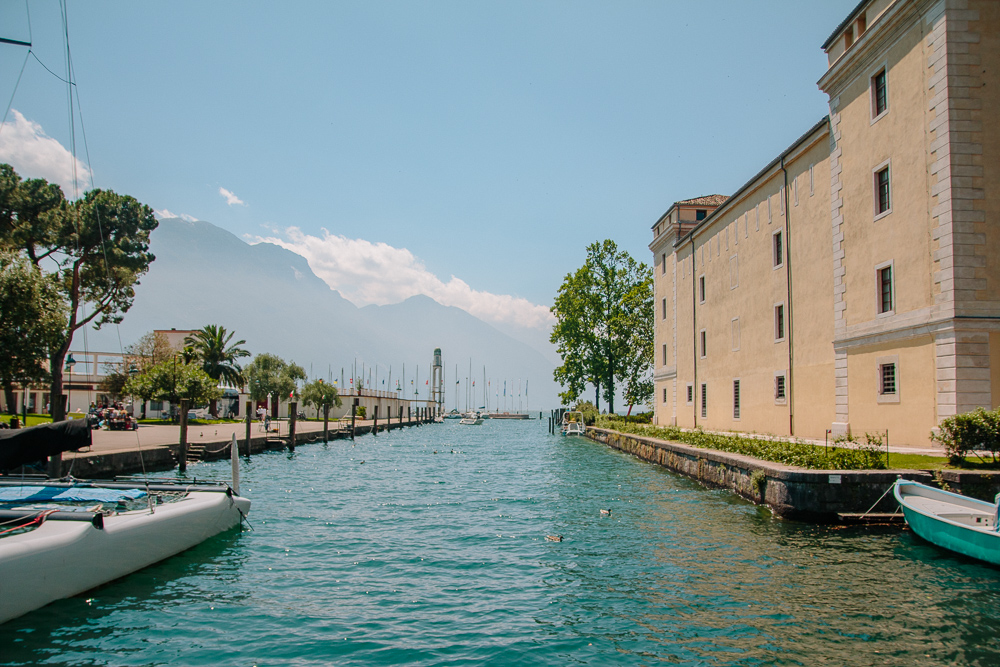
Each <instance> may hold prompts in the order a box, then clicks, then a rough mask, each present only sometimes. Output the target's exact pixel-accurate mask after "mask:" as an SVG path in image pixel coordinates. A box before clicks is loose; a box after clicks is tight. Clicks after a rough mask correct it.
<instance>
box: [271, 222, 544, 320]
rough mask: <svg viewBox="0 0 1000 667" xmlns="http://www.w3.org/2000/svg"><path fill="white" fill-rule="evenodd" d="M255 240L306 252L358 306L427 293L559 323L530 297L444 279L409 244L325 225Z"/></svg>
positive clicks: (502, 316)
mask: <svg viewBox="0 0 1000 667" xmlns="http://www.w3.org/2000/svg"><path fill="white" fill-rule="evenodd" d="M254 240H255V241H256V242H266V243H273V244H275V245H278V246H281V247H282V248H286V249H287V250H291V251H292V252H294V253H296V254H298V255H302V256H303V257H305V258H306V260H307V261H308V262H309V267H310V268H311V269H312V270H313V271H314V272H315V273H316V275H317V276H319V277H320V278H321V279H323V281H325V282H326V284H327V285H329V286H330V287H331V288H333V289H335V290H337V291H338V292H340V293H341V294H342V295H343V296H344V298H346V299H348V300H349V301H351V302H352V303H354V304H355V305H358V306H366V305H368V304H372V303H374V304H378V305H386V304H390V303H398V302H400V301H403V300H405V299H408V298H409V297H411V296H415V295H417V294H423V295H425V296H429V297H430V298H432V299H434V300H435V301H437V302H438V303H441V304H443V305H446V306H456V307H458V308H461V309H462V310H464V311H466V312H468V313H471V314H472V315H475V316H476V317H478V318H480V319H482V320H485V321H487V322H497V323H505V324H513V325H516V326H520V327H528V328H542V327H548V326H551V324H552V322H553V321H554V320H553V317H552V313H550V312H549V309H548V308H546V307H545V306H540V305H538V304H535V303H531V302H530V301H528V300H527V299H523V298H520V297H515V296H510V295H508V294H492V293H490V292H483V291H479V290H474V289H472V288H471V287H470V286H469V285H468V284H467V283H466V282H465V281H463V280H460V279H459V278H456V277H455V276H452V277H451V279H450V280H448V282H444V281H442V280H441V279H440V278H438V277H437V276H435V275H434V274H432V273H431V272H430V271H428V270H427V269H426V267H425V266H424V265H423V263H422V262H421V261H420V260H419V259H417V258H416V257H414V256H413V253H411V252H410V251H409V250H407V249H405V248H394V247H392V246H390V245H388V244H385V243H372V242H370V241H365V240H364V239H349V238H347V237H345V236H338V235H334V234H331V233H330V232H328V231H326V230H325V229H324V230H323V236H322V237H318V236H311V235H309V234H304V233H303V232H302V231H301V230H300V229H298V228H297V227H289V228H288V229H286V230H285V233H284V237H283V238H279V237H273V236H272V237H267V238H262V237H259V236H258V237H254Z"/></svg>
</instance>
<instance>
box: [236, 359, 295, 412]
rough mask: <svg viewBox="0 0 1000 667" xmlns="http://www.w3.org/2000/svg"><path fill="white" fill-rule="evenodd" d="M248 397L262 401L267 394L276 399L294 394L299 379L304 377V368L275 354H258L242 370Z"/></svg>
mask: <svg viewBox="0 0 1000 667" xmlns="http://www.w3.org/2000/svg"><path fill="white" fill-rule="evenodd" d="M243 376H244V378H246V383H247V390H248V391H249V392H250V398H252V399H253V400H255V401H262V400H264V399H266V398H268V397H269V396H270V397H271V398H272V399H273V400H276V399H278V398H282V397H285V396H289V395H294V394H295V392H296V388H297V383H298V381H299V380H305V379H306V372H305V370H304V369H303V368H302V367H301V366H299V365H298V364H296V363H295V362H292V363H288V362H286V361H285V360H284V359H282V358H281V357H279V356H277V355H275V354H267V353H263V354H258V355H257V356H256V357H254V358H253V361H251V362H250V363H249V364H247V367H246V368H245V369H244V370H243Z"/></svg>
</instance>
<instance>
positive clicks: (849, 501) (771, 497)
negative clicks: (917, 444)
mask: <svg viewBox="0 0 1000 667" xmlns="http://www.w3.org/2000/svg"><path fill="white" fill-rule="evenodd" d="M587 437H588V438H591V439H592V440H596V441H597V442H601V443H604V444H606V445H608V446H609V447H612V448H614V449H617V450H619V451H622V452H625V453H627V454H631V455H633V456H636V457H638V458H640V459H643V460H644V461H649V462H651V463H656V464H658V465H661V466H663V467H664V468H666V469H668V470H670V471H672V472H676V473H680V474H682V475H685V476H687V477H691V478H692V479H695V480H698V481H699V482H702V483H703V484H706V485H708V486H713V487H721V488H726V489H730V490H732V491H734V492H736V493H737V494H739V495H740V496H742V497H744V498H746V499H747V500H750V501H752V502H754V503H757V504H761V505H766V506H767V507H769V508H770V509H771V510H772V511H773V512H774V513H775V514H776V515H777V516H780V517H783V518H787V519H799V520H807V521H818V522H836V521H847V522H854V521H858V520H859V519H861V516H862V515H868V516H872V515H875V516H877V517H879V518H881V519H888V518H889V517H890V515H893V514H895V513H896V510H897V503H896V500H895V499H894V498H893V496H892V493H888V494H887V493H886V491H887V490H888V489H889V488H890V487H891V486H892V484H893V482H895V481H896V479H897V478H899V477H903V478H905V479H912V480H915V481H918V482H922V483H924V484H930V485H938V486H941V487H942V488H946V489H948V490H950V491H954V492H956V493H964V494H965V495H970V496H973V497H978V498H982V499H985V500H989V501H991V502H992V501H993V496H994V495H995V494H996V493H997V491H1000V473H980V472H972V471H951V470H949V471H929V470H808V469H805V468H797V467H794V466H786V465H782V464H780V463H770V462H768V461H761V460H760V459H754V458H750V457H749V456H743V455H740V454H730V453H727V452H720V451H716V450H711V449H699V448H697V447H692V446H690V445H684V444H680V443H676V442H668V441H665V440H659V439H656V438H647V437H643V436H638V435H633V434H629V433H620V432H618V431H612V430H608V429H600V428H593V427H591V428H588V429H587Z"/></svg>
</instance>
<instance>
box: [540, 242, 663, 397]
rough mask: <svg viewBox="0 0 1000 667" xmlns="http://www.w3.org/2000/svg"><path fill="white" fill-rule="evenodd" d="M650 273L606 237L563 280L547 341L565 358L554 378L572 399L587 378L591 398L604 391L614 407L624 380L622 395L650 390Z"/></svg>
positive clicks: (639, 394)
mask: <svg viewBox="0 0 1000 667" xmlns="http://www.w3.org/2000/svg"><path fill="white" fill-rule="evenodd" d="M652 288H653V278H652V271H651V270H650V269H649V267H648V266H646V265H645V264H642V263H640V262H636V261H635V260H634V259H633V258H632V257H631V256H630V255H629V254H628V253H627V252H625V251H623V250H619V249H618V247H617V246H616V245H615V243H614V241H611V240H605V241H603V242H599V243H592V244H591V245H589V246H588V247H587V259H586V261H585V262H584V265H583V266H582V267H581V268H580V269H578V270H577V271H576V272H574V273H572V274H569V275H567V276H566V278H565V279H564V280H563V284H562V286H561V287H560V288H559V293H558V295H557V296H556V299H555V303H554V304H553V306H552V313H553V315H555V317H556V324H555V326H554V327H553V330H552V336H551V341H552V342H553V343H555V344H556V345H557V346H558V347H557V349H558V352H559V355H560V356H561V357H562V360H563V363H562V365H560V366H559V367H558V368H556V370H555V373H554V375H555V379H556V381H557V382H559V383H560V384H561V385H562V386H563V387H564V388H565V390H564V391H563V393H562V394H560V397H561V398H562V399H563V400H564V401H565V402H566V403H572V402H573V401H574V400H576V399H577V398H578V397H579V396H580V394H582V393H583V389H584V387H585V386H586V385H587V384H591V385H593V386H594V391H595V398H597V399H598V401H595V402H596V404H597V405H598V406H599V405H600V403H599V398H600V396H601V395H603V397H604V400H605V401H606V402H607V403H608V409H609V411H611V412H614V409H615V391H616V389H617V387H618V386H619V385H622V384H623V385H624V389H625V396H626V400H628V401H629V402H630V403H633V402H644V401H647V400H649V397H650V396H651V395H652V382H651V378H649V372H650V368H651V366H652V347H653V340H652V318H653V312H652V303H653V295H652Z"/></svg>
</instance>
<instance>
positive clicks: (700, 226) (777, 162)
mask: <svg viewBox="0 0 1000 667" xmlns="http://www.w3.org/2000/svg"><path fill="white" fill-rule="evenodd" d="M829 123H830V117H829V116H823V118H822V119H821V120H820V121H819V122H818V123H816V124H815V125H813V126H812V127H810V128H809V129H808V130H806V132H805V134H803V135H802V136H801V137H799V138H798V139H796V140H795V142H794V143H792V145H791V146H789V147H788V148H786V149H785V150H784V151H782V152H781V155H779V156H778V157H776V158H774V159H773V160H771V161H770V162H769V163H768V165H767V166H766V167H764V168H763V169H761V170H760V171H758V172H757V173H756V174H755V175H754V177H753V178H751V179H750V180H749V181H747V182H746V183H744V184H743V187H741V188H740V189H739V190H737V191H736V192H734V193H733V194H732V195H730V196H729V197H727V198H726V200H729V199H735V198H736V197H739V196H740V195H742V194H743V193H744V192H746V191H747V190H749V189H750V187H751V186H752V185H753V184H754V183H755V182H757V180H758V179H760V178H762V177H763V176H764V174H766V173H767V172H769V171H771V169H773V168H774V167H776V166H778V165H780V164H783V160H784V159H785V158H786V157H787V156H788V155H790V154H791V153H792V152H793V151H794V150H795V149H796V148H798V147H799V146H800V145H801V144H802V142H804V141H805V140H806V139H808V138H809V137H810V136H812V135H813V133H815V132H816V131H817V130H819V129H820V128H821V127H823V126H824V125H827V126H829ZM678 203H679V202H678ZM722 209H723V206H719V207H718V208H717V209H715V210H714V211H712V212H711V213H709V214H708V217H706V218H705V219H704V220H702V221H701V222H699V223H698V224H697V226H695V227H694V228H693V229H691V230H690V231H689V232H688V233H687V234H685V235H684V236H682V237H681V238H679V239H677V241H675V242H674V247H675V248H676V247H677V246H680V245H682V244H683V243H685V242H687V241H688V240H690V239H692V238H694V235H695V234H697V233H698V232H699V231H701V230H702V229H703V228H704V227H706V226H707V225H711V224H712V223H714V222H715V218H716V216H718V215H720V211H722Z"/></svg>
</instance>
